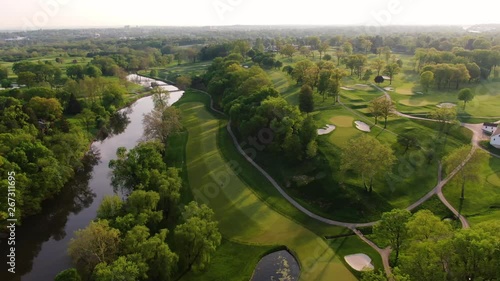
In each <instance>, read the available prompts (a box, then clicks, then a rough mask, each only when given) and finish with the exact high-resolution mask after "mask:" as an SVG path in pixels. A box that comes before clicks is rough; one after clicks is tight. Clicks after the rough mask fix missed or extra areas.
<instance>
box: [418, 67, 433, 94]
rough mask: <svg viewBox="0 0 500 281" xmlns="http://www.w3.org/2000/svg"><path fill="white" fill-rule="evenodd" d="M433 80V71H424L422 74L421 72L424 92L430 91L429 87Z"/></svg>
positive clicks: (421, 83)
mask: <svg viewBox="0 0 500 281" xmlns="http://www.w3.org/2000/svg"><path fill="white" fill-rule="evenodd" d="M433 82H434V73H432V71H424V72H422V74H420V85H422V88H423V89H424V93H426V94H427V93H428V92H429V88H430V87H431V85H432V83H433Z"/></svg>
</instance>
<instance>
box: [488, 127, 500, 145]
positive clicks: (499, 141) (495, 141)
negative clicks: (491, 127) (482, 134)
mask: <svg viewBox="0 0 500 281" xmlns="http://www.w3.org/2000/svg"><path fill="white" fill-rule="evenodd" d="M490 144H491V145H492V146H493V147H495V148H499V149H500V127H499V128H497V129H496V131H494V132H493V134H492V135H491V140H490Z"/></svg>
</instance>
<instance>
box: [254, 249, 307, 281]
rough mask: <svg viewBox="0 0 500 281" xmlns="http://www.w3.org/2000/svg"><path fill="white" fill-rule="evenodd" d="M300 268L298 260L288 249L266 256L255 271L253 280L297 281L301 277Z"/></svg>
mask: <svg viewBox="0 0 500 281" xmlns="http://www.w3.org/2000/svg"><path fill="white" fill-rule="evenodd" d="M299 273H300V268H299V264H298V262H297V260H296V259H295V257H294V256H292V254H290V252H288V251H287V250H281V251H277V252H274V253H270V254H268V255H266V256H264V257H263V258H262V259H261V260H260V261H259V263H258V264H257V266H256V267H255V271H254V273H253V276H252V279H251V281H268V280H280V281H295V280H298V279H299Z"/></svg>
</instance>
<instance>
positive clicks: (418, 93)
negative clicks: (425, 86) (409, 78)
mask: <svg viewBox="0 0 500 281" xmlns="http://www.w3.org/2000/svg"><path fill="white" fill-rule="evenodd" d="M415 94H417V95H423V94H424V93H422V92H415Z"/></svg>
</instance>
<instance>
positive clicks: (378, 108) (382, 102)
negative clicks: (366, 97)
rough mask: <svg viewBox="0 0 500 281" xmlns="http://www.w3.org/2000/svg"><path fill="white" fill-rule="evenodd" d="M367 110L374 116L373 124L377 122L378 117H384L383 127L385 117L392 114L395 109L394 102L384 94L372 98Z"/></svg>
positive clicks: (385, 120)
mask: <svg viewBox="0 0 500 281" xmlns="http://www.w3.org/2000/svg"><path fill="white" fill-rule="evenodd" d="M368 110H369V111H370V113H372V115H373V116H374V117H375V124H377V120H378V117H382V118H384V129H385V128H387V119H388V118H389V117H390V116H391V115H393V114H394V111H395V110H396V109H395V107H394V103H393V102H392V100H391V99H389V98H387V97H386V96H381V97H379V98H376V99H373V100H372V101H371V102H370V104H369V105H368Z"/></svg>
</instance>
